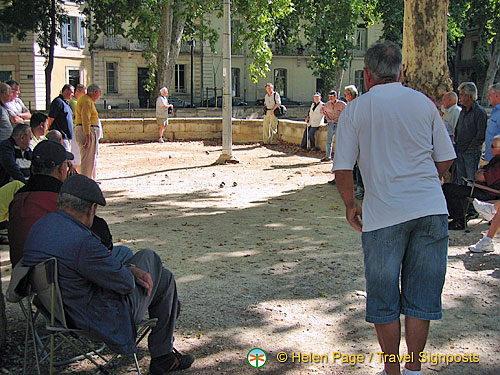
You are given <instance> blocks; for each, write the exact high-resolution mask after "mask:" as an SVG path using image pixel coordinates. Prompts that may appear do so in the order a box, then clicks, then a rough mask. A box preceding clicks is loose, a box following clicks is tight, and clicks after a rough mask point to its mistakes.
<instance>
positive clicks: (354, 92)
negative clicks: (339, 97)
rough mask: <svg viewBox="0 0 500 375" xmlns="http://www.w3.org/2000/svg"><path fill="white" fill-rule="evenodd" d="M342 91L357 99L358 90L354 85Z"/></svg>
mask: <svg viewBox="0 0 500 375" xmlns="http://www.w3.org/2000/svg"><path fill="white" fill-rule="evenodd" d="M344 91H347V92H348V93H349V94H351V95H352V96H354V97H358V89H357V87H356V86H355V85H348V86H346V87H344Z"/></svg>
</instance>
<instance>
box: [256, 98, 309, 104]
mask: <svg viewBox="0 0 500 375" xmlns="http://www.w3.org/2000/svg"><path fill="white" fill-rule="evenodd" d="M255 104H257V105H264V99H258V100H257V101H256V102H255ZM281 104H283V105H284V106H287V105H301V104H302V103H301V102H297V101H295V100H291V99H288V98H287V97H286V96H282V97H281Z"/></svg>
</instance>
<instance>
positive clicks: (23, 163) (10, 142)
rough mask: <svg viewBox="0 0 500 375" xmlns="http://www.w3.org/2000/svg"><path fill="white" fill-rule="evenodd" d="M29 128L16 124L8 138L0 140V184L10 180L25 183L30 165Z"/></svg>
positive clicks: (28, 176) (28, 175)
mask: <svg viewBox="0 0 500 375" xmlns="http://www.w3.org/2000/svg"><path fill="white" fill-rule="evenodd" d="M30 141H31V128H30V127H29V126H28V125H25V124H18V125H16V127H15V128H14V130H12V135H11V136H10V138H8V139H6V140H4V141H2V142H0V186H3V185H5V184H6V183H7V182H10V181H12V180H18V181H21V182H24V183H26V182H27V181H28V180H29V178H30V167H31V150H30V148H29V147H30Z"/></svg>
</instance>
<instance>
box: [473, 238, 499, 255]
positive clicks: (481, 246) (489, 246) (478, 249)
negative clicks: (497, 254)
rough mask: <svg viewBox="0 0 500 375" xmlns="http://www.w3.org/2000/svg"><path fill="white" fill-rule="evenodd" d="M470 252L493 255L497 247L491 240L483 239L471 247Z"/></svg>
mask: <svg viewBox="0 0 500 375" xmlns="http://www.w3.org/2000/svg"><path fill="white" fill-rule="evenodd" d="M469 250H470V251H471V252H473V253H491V252H492V251H495V246H494V245H493V241H492V240H491V238H488V237H483V238H481V239H480V240H479V241H478V242H477V243H476V244H475V245H472V246H469Z"/></svg>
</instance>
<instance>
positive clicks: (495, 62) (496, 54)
mask: <svg viewBox="0 0 500 375" xmlns="http://www.w3.org/2000/svg"><path fill="white" fill-rule="evenodd" d="M492 48H493V50H492V51H491V54H490V63H489V65H488V70H487V71H486V78H485V79H484V86H483V95H482V96H481V104H482V105H484V106H486V105H488V92H489V90H490V87H491V85H492V84H493V83H494V82H495V77H496V75H497V72H498V69H499V68H500V35H498V34H497V36H496V38H495V43H494V44H493V46H492Z"/></svg>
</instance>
